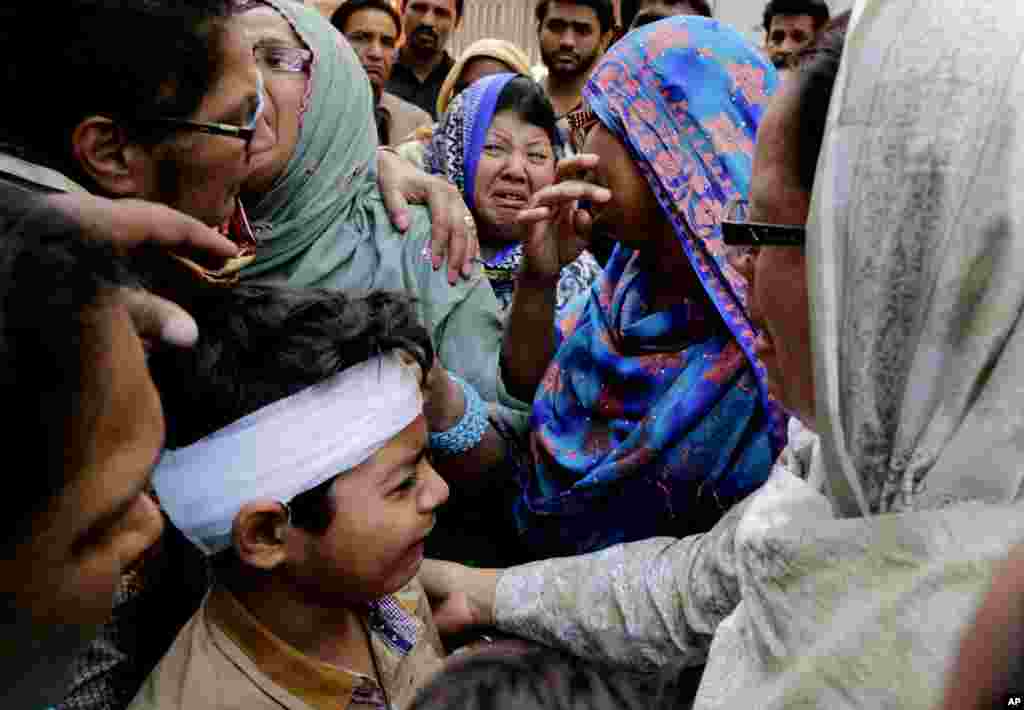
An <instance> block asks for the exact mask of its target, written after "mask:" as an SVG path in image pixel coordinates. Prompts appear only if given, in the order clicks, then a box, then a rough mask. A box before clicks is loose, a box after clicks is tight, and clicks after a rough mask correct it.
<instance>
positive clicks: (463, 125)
mask: <svg viewBox="0 0 1024 710" xmlns="http://www.w3.org/2000/svg"><path fill="white" fill-rule="evenodd" d="M517 76H519V75H518V74H491V75H489V76H485V77H483V78H482V79H478V80H477V81H474V82H473V83H472V84H470V85H469V86H468V87H466V89H465V90H464V91H463V92H462V93H461V94H459V95H458V96H456V97H455V99H454V100H452V102H451V104H450V105H449V106H448V110H447V111H446V112H445V114H444V116H442V117H441V121H440V122H439V123H438V125H437V128H435V129H434V136H433V138H431V139H430V145H429V146H428V147H427V150H426V154H425V155H424V163H425V166H426V168H427V172H429V173H431V174H433V175H443V176H444V177H445V178H447V179H448V181H449V182H450V183H452V184H453V185H455V187H457V188H459V192H461V193H462V196H463V199H465V201H466V206H467V207H469V209H470V211H471V212H472V211H474V210H475V209H476V200H475V199H474V192H475V190H476V169H477V165H479V163H480V155H481V153H483V149H484V141H485V140H486V139H487V131H488V129H490V127H491V121H492V120H493V119H494V110H495V109H496V108H497V106H498V99H499V98H500V97H501V92H502V91H503V90H504V89H505V87H506V86H508V83H509V82H510V81H512V80H513V79H515V78H516V77H517Z"/></svg>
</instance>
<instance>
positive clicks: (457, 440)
mask: <svg viewBox="0 0 1024 710" xmlns="http://www.w3.org/2000/svg"><path fill="white" fill-rule="evenodd" d="M448 376H449V377H451V378H452V379H453V380H454V381H455V382H457V383H458V384H459V386H460V387H462V396H463V397H464V398H465V400H466V410H465V411H464V412H463V413H462V418H461V419H460V420H459V423H458V424H456V425H455V426H453V427H452V428H451V429H448V430H447V431H442V432H439V433H436V434H434V433H432V434H431V435H430V448H431V449H433V450H434V452H435V453H437V454H438V455H440V456H453V455H455V454H461V453H463V452H465V451H469V450H470V449H472V448H473V447H475V446H476V445H477V444H479V443H480V440H481V439H483V438H484V432H485V431H487V405H486V404H484V400H483V398H482V397H481V396H480V395H479V393H477V391H476V390H475V389H474V388H473V386H472V385H470V384H469V383H468V382H466V381H465V380H463V379H462V378H461V377H456V376H455V375H453V374H451V373H448Z"/></svg>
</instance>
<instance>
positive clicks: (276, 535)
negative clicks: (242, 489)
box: [231, 500, 289, 571]
mask: <svg viewBox="0 0 1024 710" xmlns="http://www.w3.org/2000/svg"><path fill="white" fill-rule="evenodd" d="M288 527H289V526H288V512H287V510H286V509H285V507H284V505H283V504H281V503H280V502H278V501H274V500H257V501H252V502H251V503H246V504H245V505H244V506H242V509H241V510H240V511H238V515H236V516H235V521H234V523H233V524H232V526H231V540H232V543H233V544H234V547H235V552H236V553H237V554H238V558H239V559H240V560H241V561H242V562H244V563H245V564H247V565H250V566H251V567H256V568H258V569H262V570H265V571H270V570H272V569H274V568H275V567H277V566H278V565H280V564H281V563H283V562H284V561H285V560H286V559H287V557H288V554H287V549H286V547H285V535H286V534H287V532H288Z"/></svg>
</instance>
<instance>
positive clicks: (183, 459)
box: [131, 287, 448, 710]
mask: <svg viewBox="0 0 1024 710" xmlns="http://www.w3.org/2000/svg"><path fill="white" fill-rule="evenodd" d="M196 307H197V308H200V309H201V310H200V313H201V315H200V316H199V318H198V320H199V321H200V329H201V332H202V333H203V335H202V337H201V338H200V341H199V343H198V344H197V346H196V348H195V349H194V350H193V351H189V352H187V353H167V354H158V355H156V356H154V357H153V358H152V361H151V367H152V372H153V374H154V380H155V381H156V382H157V385H158V387H159V388H160V390H161V392H162V393H163V394H165V395H166V398H165V400H164V406H165V411H166V416H167V421H168V446H169V447H172V448H171V450H168V451H165V454H164V457H163V459H162V460H161V462H160V464H159V465H158V467H157V470H156V472H155V474H154V486H155V489H156V493H157V496H158V498H159V500H160V503H161V505H162V506H163V508H164V510H165V511H166V512H167V513H168V515H169V517H170V519H171V521H172V522H173V523H174V525H175V526H177V527H178V528H179V529H181V530H182V532H184V533H185V535H186V536H187V537H188V538H189V539H191V540H192V541H193V542H194V543H195V544H196V545H197V546H199V547H200V549H202V550H203V551H204V552H205V553H206V554H207V555H208V556H209V558H210V560H211V566H212V568H213V570H214V577H215V581H214V584H213V587H212V589H211V591H210V593H209V595H208V596H207V598H206V600H205V601H204V602H203V605H202V607H201V608H200V609H199V611H198V612H197V613H196V614H195V615H194V616H193V617H192V619H191V620H190V621H189V623H188V624H187V625H186V627H185V628H184V629H183V630H182V631H181V633H180V634H179V635H178V638H177V640H176V641H175V642H174V645H173V646H172V647H171V649H170V651H169V652H168V654H167V655H166V656H165V657H164V659H163V660H162V661H161V662H160V664H159V666H157V668H156V670H155V671H154V672H153V673H152V674H151V675H150V677H149V679H148V680H147V681H146V683H145V684H144V685H143V687H142V689H141V690H140V691H139V694H138V695H137V696H136V698H135V700H134V701H133V703H132V705H131V707H132V708H133V709H136V710H138V709H142V708H147V709H148V708H161V709H171V708H174V709H179V708H180V709H181V710H186V709H187V710H202V709H203V708H246V710H259V709H260V708H282V707H283V708H296V709H297V708H324V709H326V708H332V709H336V708H381V709H383V708H389V707H390V708H395V709H396V710H397V709H398V708H403V707H405V706H406V705H407V704H408V703H409V702H410V701H411V699H412V696H413V694H414V693H415V691H416V690H417V689H418V688H419V687H420V686H421V685H422V684H423V683H424V682H425V681H426V679H427V678H428V677H429V676H430V675H431V674H432V673H433V672H434V671H436V670H438V669H439V668H440V666H441V659H442V657H443V655H444V652H443V649H442V647H441V644H440V640H439V638H438V635H437V630H436V628H435V626H434V624H433V621H432V619H431V616H430V607H429V604H428V602H427V599H426V596H425V595H424V593H423V588H422V587H421V586H420V584H419V582H418V581H416V579H415V576H416V573H417V571H418V569H419V566H420V563H421V561H422V559H423V541H424V539H425V538H426V536H427V535H428V534H429V533H430V530H431V528H432V527H433V524H434V512H435V510H436V509H437V508H438V506H440V505H441V504H442V503H444V501H445V500H446V499H447V497H448V487H447V485H446V484H445V483H444V481H443V480H442V479H441V478H440V477H439V476H438V475H437V473H436V472H435V471H434V469H433V468H432V467H431V465H430V463H429V461H428V460H427V458H426V456H425V455H426V451H427V426H426V422H425V420H424V417H423V411H422V410H423V399H422V394H421V381H422V373H423V372H425V371H426V368H427V367H429V364H430V363H431V361H432V358H433V354H432V349H431V346H430V341H429V337H428V335H427V333H426V331H425V330H423V329H422V328H420V327H419V326H418V325H416V324H415V322H414V316H413V313H412V310H411V309H410V307H409V306H408V303H407V302H406V301H405V300H403V299H401V298H400V297H398V296H391V295H387V294H376V295H371V296H368V297H366V298H362V299H354V300H353V299H349V298H348V297H346V296H345V295H343V294H340V293H330V292H310V291H308V290H307V291H303V292H298V291H288V290H281V289H276V288H273V287H243V288H238V289H233V290H224V291H215V292H214V295H213V296H212V297H210V298H209V299H208V301H207V302H204V303H202V304H196ZM378 353H380V354H378Z"/></svg>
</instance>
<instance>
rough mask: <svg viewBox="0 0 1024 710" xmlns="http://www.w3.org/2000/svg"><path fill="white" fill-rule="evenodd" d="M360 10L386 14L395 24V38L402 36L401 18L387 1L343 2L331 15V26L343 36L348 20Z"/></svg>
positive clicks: (354, 0) (351, 0) (353, 0)
mask: <svg viewBox="0 0 1024 710" xmlns="http://www.w3.org/2000/svg"><path fill="white" fill-rule="evenodd" d="M360 10H380V11H381V12H386V13H387V14H388V17H390V18H391V21H392V22H394V23H395V32H396V36H397V37H399V38H400V37H401V36H402V18H401V16H400V15H399V14H398V10H396V9H395V6H394V5H392V4H391V3H390V2H388V0H345V2H343V3H341V5H339V6H338V9H337V10H335V11H334V14H332V15H331V24H332V25H334V26H335V27H336V28H338V31H339V32H341V33H342V34H344V32H345V25H346V23H348V18H350V17H352V15H354V14H356V13H357V12H359V11H360Z"/></svg>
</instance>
